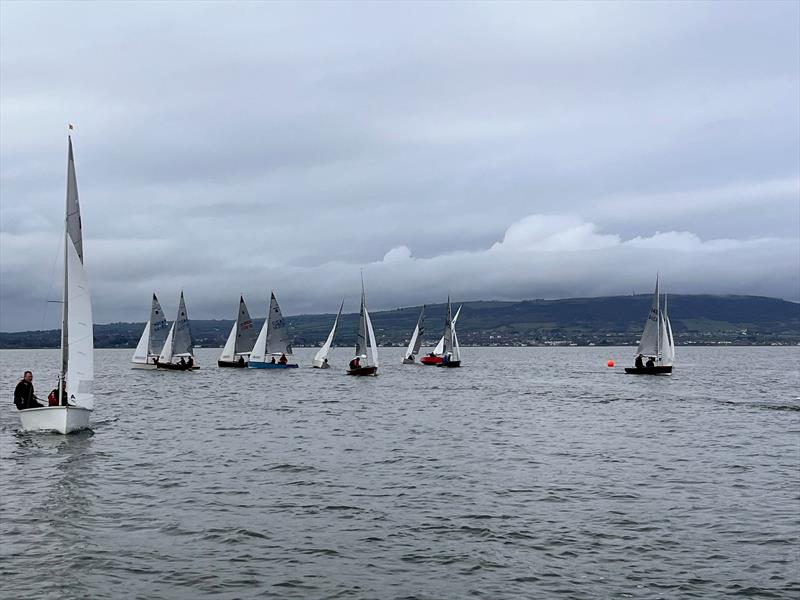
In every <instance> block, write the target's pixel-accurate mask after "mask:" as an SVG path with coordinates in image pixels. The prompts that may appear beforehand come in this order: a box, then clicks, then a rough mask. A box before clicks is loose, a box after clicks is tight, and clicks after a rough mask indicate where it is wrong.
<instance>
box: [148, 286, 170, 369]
mask: <svg viewBox="0 0 800 600" xmlns="http://www.w3.org/2000/svg"><path fill="white" fill-rule="evenodd" d="M148 324H149V325H150V333H149V336H148V339H149V342H148V349H147V352H148V354H150V356H158V355H159V354H160V353H161V349H162V348H163V347H164V340H166V339H167V333H168V332H169V323H167V318H166V317H165V316H164V311H163V310H162V309H161V303H159V301H158V298H156V295H155V294H153V300H152V302H151V303H150V320H149V321H148Z"/></svg>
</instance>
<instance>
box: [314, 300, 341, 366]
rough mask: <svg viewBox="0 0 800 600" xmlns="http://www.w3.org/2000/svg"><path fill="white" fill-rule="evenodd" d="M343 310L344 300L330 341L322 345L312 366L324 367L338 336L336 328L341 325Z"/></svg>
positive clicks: (330, 335) (332, 329) (329, 335)
mask: <svg viewBox="0 0 800 600" xmlns="http://www.w3.org/2000/svg"><path fill="white" fill-rule="evenodd" d="M343 308H344V299H343V300H342V303H341V304H340V305H339V312H338V313H336V318H335V319H334V320H333V327H331V332H330V333H329V334H328V339H326V340H325V343H324V344H322V347H321V348H320V349H319V350H318V351H317V353H316V354H315V355H314V360H313V361H311V364H312V366H314V367H317V368H319V367H321V366H322V365H323V363H324V362H325V359H326V358H328V352H329V351H330V349H331V345H332V344H333V337H334V336H335V335H336V326H337V325H338V323H339V317H341V316H342V309H343Z"/></svg>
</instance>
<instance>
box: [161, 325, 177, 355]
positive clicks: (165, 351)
mask: <svg viewBox="0 0 800 600" xmlns="http://www.w3.org/2000/svg"><path fill="white" fill-rule="evenodd" d="M174 335H175V323H173V324H172V327H170V328H169V333H168V334H167V339H166V340H164V347H163V348H162V349H161V354H159V355H158V362H160V363H162V364H164V363H169V362H172V356H173V354H172V340H173V338H174Z"/></svg>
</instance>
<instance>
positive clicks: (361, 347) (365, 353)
mask: <svg viewBox="0 0 800 600" xmlns="http://www.w3.org/2000/svg"><path fill="white" fill-rule="evenodd" d="M362 361H363V362H362ZM347 374H348V375H360V376H364V375H377V374H378V344H377V343H376V342H375V331H374V330H373V329H372V321H371V320H370V318H369V311H367V296H366V293H365V292H364V280H363V279H362V280H361V310H360V311H359V320H358V335H357V337H356V355H355V357H354V358H353V360H351V361H350V365H349V368H348V369H347Z"/></svg>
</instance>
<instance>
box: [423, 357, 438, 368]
mask: <svg viewBox="0 0 800 600" xmlns="http://www.w3.org/2000/svg"><path fill="white" fill-rule="evenodd" d="M419 362H421V363H422V364H423V365H428V366H436V365H439V364H441V362H442V357H441V356H423V357H422V358H420V359H419Z"/></svg>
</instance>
